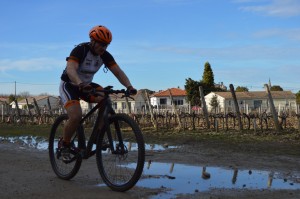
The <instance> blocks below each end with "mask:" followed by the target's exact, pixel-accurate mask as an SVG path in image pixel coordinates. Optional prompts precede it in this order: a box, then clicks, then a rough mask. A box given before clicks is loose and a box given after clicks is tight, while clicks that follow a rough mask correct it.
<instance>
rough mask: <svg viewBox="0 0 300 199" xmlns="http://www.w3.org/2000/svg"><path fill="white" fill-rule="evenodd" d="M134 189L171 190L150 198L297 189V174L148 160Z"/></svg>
mask: <svg viewBox="0 0 300 199" xmlns="http://www.w3.org/2000/svg"><path fill="white" fill-rule="evenodd" d="M138 186H142V187H148V188H162V187H163V188H166V190H171V191H168V192H166V193H163V194H161V195H158V196H155V197H154V198H164V197H170V196H172V195H173V196H174V195H176V194H187V193H190V194H192V193H194V192H198V191H208V190H209V189H212V188H225V189H244V188H247V189H300V173H294V174H293V173H288V174H285V173H278V172H273V171H260V170H239V169H238V168H228V169H226V168H220V167H207V166H189V165H183V164H174V163H159V162H153V161H151V160H150V161H148V162H147V166H146V167H145V169H144V178H143V179H141V180H140V181H139V182H138Z"/></svg>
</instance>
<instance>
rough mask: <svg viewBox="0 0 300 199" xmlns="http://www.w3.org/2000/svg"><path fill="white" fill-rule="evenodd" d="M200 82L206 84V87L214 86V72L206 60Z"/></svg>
mask: <svg viewBox="0 0 300 199" xmlns="http://www.w3.org/2000/svg"><path fill="white" fill-rule="evenodd" d="M202 83H204V84H206V85H207V86H208V87H214V86H215V80H214V73H213V71H212V69H211V66H210V64H209V63H208V62H206V63H205V65H204V72H203V76H202Z"/></svg>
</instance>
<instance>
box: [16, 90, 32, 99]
mask: <svg viewBox="0 0 300 199" xmlns="http://www.w3.org/2000/svg"><path fill="white" fill-rule="evenodd" d="M19 96H20V97H22V98H28V97H29V96H30V93H29V92H28V91H24V92H21V93H19Z"/></svg>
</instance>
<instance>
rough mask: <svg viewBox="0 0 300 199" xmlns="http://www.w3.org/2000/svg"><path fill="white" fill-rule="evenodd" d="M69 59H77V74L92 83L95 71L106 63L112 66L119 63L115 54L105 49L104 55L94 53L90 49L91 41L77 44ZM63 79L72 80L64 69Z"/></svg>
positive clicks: (84, 80)
mask: <svg viewBox="0 0 300 199" xmlns="http://www.w3.org/2000/svg"><path fill="white" fill-rule="evenodd" d="M66 60H67V61H75V62H77V63H79V67H78V70H77V74H78V76H79V78H80V79H81V80H82V81H83V82H86V83H91V82H92V80H93V77H94V75H95V73H96V72H97V71H98V70H99V69H100V68H101V66H102V65H103V64H104V65H105V66H106V67H108V68H111V67H114V66H116V65H117V63H116V62H115V60H114V58H113V56H112V55H111V54H110V53H109V52H108V51H105V52H104V53H103V54H102V55H94V54H93V53H92V52H91V51H90V46H89V43H82V44H79V45H77V46H76V47H75V48H74V49H73V50H72V51H71V53H70V56H69V57H67V59H66ZM61 79H62V80H63V81H66V82H70V79H69V77H68V75H67V73H66V70H64V72H63V74H62V76H61Z"/></svg>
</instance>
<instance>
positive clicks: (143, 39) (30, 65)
mask: <svg viewBox="0 0 300 199" xmlns="http://www.w3.org/2000/svg"><path fill="white" fill-rule="evenodd" d="M0 24H1V27H0V51H1V53H0V95H3V94H5V95H9V94H15V93H16V94H21V93H29V94H31V95H39V94H45V93H47V94H50V95H59V93H58V87H59V83H60V75H61V73H62V71H63V70H64V68H65V66H66V61H65V58H66V57H67V56H69V54H70V52H71V50H72V49H73V48H74V46H75V45H77V44H79V43H82V42H87V41H89V37H88V33H89V30H90V29H91V28H92V27H93V26H95V25H105V26H106V27H108V28H109V29H110V30H111V32H112V34H113V41H112V43H111V44H110V46H109V47H108V49H107V50H108V51H109V52H110V53H111V54H112V55H113V57H114V58H115V60H116V62H117V63H118V64H119V66H120V67H121V68H122V69H123V71H124V72H125V73H126V74H127V76H128V77H129V79H130V81H131V83H132V85H133V86H134V87H135V88H137V89H145V88H147V89H150V90H153V91H159V90H166V89H168V88H177V87H179V88H182V89H184V85H185V83H186V79H188V78H191V79H193V80H195V81H200V80H202V75H203V71H204V65H205V63H206V62H209V63H210V65H211V67H212V70H213V73H214V81H215V83H221V82H222V83H223V84H224V85H225V86H227V87H228V88H229V84H233V85H234V87H237V86H244V87H247V88H248V89H249V90H250V91H260V90H264V84H266V83H268V82H269V80H270V81H271V84H272V85H279V86H281V87H282V88H283V89H284V90H290V91H292V92H294V93H297V92H298V91H299V90H300V0H126V1H124V0H110V1H107V0H89V1H82V0H51V1H49V0H39V1H36V0H26V1H20V0H10V1H6V0H0ZM93 81H94V82H96V83H99V84H100V85H102V86H107V85H113V86H114V88H117V89H120V88H123V86H122V85H121V84H120V83H119V82H118V80H117V79H116V78H115V77H114V76H113V75H112V74H111V73H110V72H107V73H105V72H104V71H103V70H102V68H101V69H100V70H99V72H98V73H97V74H96V75H95V77H94V80H93Z"/></svg>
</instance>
